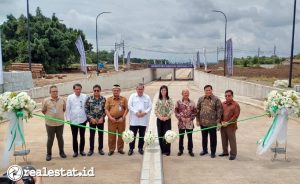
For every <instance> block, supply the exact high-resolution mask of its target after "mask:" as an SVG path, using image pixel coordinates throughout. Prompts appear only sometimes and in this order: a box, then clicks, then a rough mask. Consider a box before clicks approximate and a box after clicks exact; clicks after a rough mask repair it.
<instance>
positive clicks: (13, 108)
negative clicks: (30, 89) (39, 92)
mask: <svg viewBox="0 0 300 184" xmlns="http://www.w3.org/2000/svg"><path fill="white" fill-rule="evenodd" d="M35 108H36V103H35V101H33V100H32V99H31V98H30V96H29V95H28V94H27V93H25V92H21V93H19V94H17V93H14V92H5V93H3V94H1V95H0V119H3V118H6V119H8V120H9V121H10V123H9V128H8V130H7V136H6V145H5V148H4V153H3V154H2V159H1V163H0V166H1V167H7V166H8V164H9V158H10V155H11V152H12V150H13V148H14V146H16V145H24V144H25V137H24V128H23V120H24V119H25V120H27V119H28V118H31V117H32V112H33V110H34V109H35Z"/></svg>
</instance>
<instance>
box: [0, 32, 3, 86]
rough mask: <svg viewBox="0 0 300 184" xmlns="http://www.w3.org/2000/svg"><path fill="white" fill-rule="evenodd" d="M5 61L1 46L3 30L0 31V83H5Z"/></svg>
mask: <svg viewBox="0 0 300 184" xmlns="http://www.w3.org/2000/svg"><path fill="white" fill-rule="evenodd" d="M3 83H4V82H3V63H2V47H1V31H0V85H1V84H3Z"/></svg>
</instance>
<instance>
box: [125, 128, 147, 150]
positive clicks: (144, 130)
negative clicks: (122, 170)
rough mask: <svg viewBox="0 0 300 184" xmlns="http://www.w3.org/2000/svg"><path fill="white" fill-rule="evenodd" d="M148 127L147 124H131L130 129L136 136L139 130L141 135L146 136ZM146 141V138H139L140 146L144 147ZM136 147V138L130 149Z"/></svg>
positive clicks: (130, 144) (140, 147)
mask: <svg viewBox="0 0 300 184" xmlns="http://www.w3.org/2000/svg"><path fill="white" fill-rule="evenodd" d="M146 128H147V127H146V126H131V125H130V127H129V129H130V130H131V131H133V133H134V137H136V135H137V132H139V137H144V136H145V132H146ZM144 143H145V142H144V138H139V143H138V148H139V149H143V147H144ZM134 148H135V139H134V140H133V141H132V142H131V143H129V149H132V150H133V149H134Z"/></svg>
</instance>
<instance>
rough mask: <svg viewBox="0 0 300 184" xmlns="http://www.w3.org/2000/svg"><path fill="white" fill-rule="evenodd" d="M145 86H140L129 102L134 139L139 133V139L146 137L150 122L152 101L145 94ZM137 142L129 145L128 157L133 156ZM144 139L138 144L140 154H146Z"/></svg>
mask: <svg viewBox="0 0 300 184" xmlns="http://www.w3.org/2000/svg"><path fill="white" fill-rule="evenodd" d="M144 88H145V87H144V84H138V86H137V87H136V93H134V94H132V95H131V96H130V97H129V100H128V109H129V122H130V130H131V131H133V133H134V137H136V135H137V132H139V137H144V136H145V131H146V128H147V126H148V122H149V115H150V112H151V108H152V103H151V99H150V97H149V96H148V95H146V94H144ZM134 147H135V140H134V141H133V142H131V143H130V144H129V151H128V155H129V156H130V155H132V154H133V150H134ZM143 147H144V139H143V138H140V139H139V143H138V149H139V153H140V154H141V155H143V154H144V150H143Z"/></svg>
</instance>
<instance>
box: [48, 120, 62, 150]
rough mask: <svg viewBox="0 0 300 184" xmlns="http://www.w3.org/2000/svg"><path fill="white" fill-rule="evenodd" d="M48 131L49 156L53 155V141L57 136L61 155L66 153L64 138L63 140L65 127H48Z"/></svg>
mask: <svg viewBox="0 0 300 184" xmlns="http://www.w3.org/2000/svg"><path fill="white" fill-rule="evenodd" d="M46 130H47V136H48V139H47V154H48V155H51V154H52V146H53V141H54V137H55V135H56V139H57V143H58V148H59V153H63V152H64V138H63V132H64V125H61V126H49V125H46Z"/></svg>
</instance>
